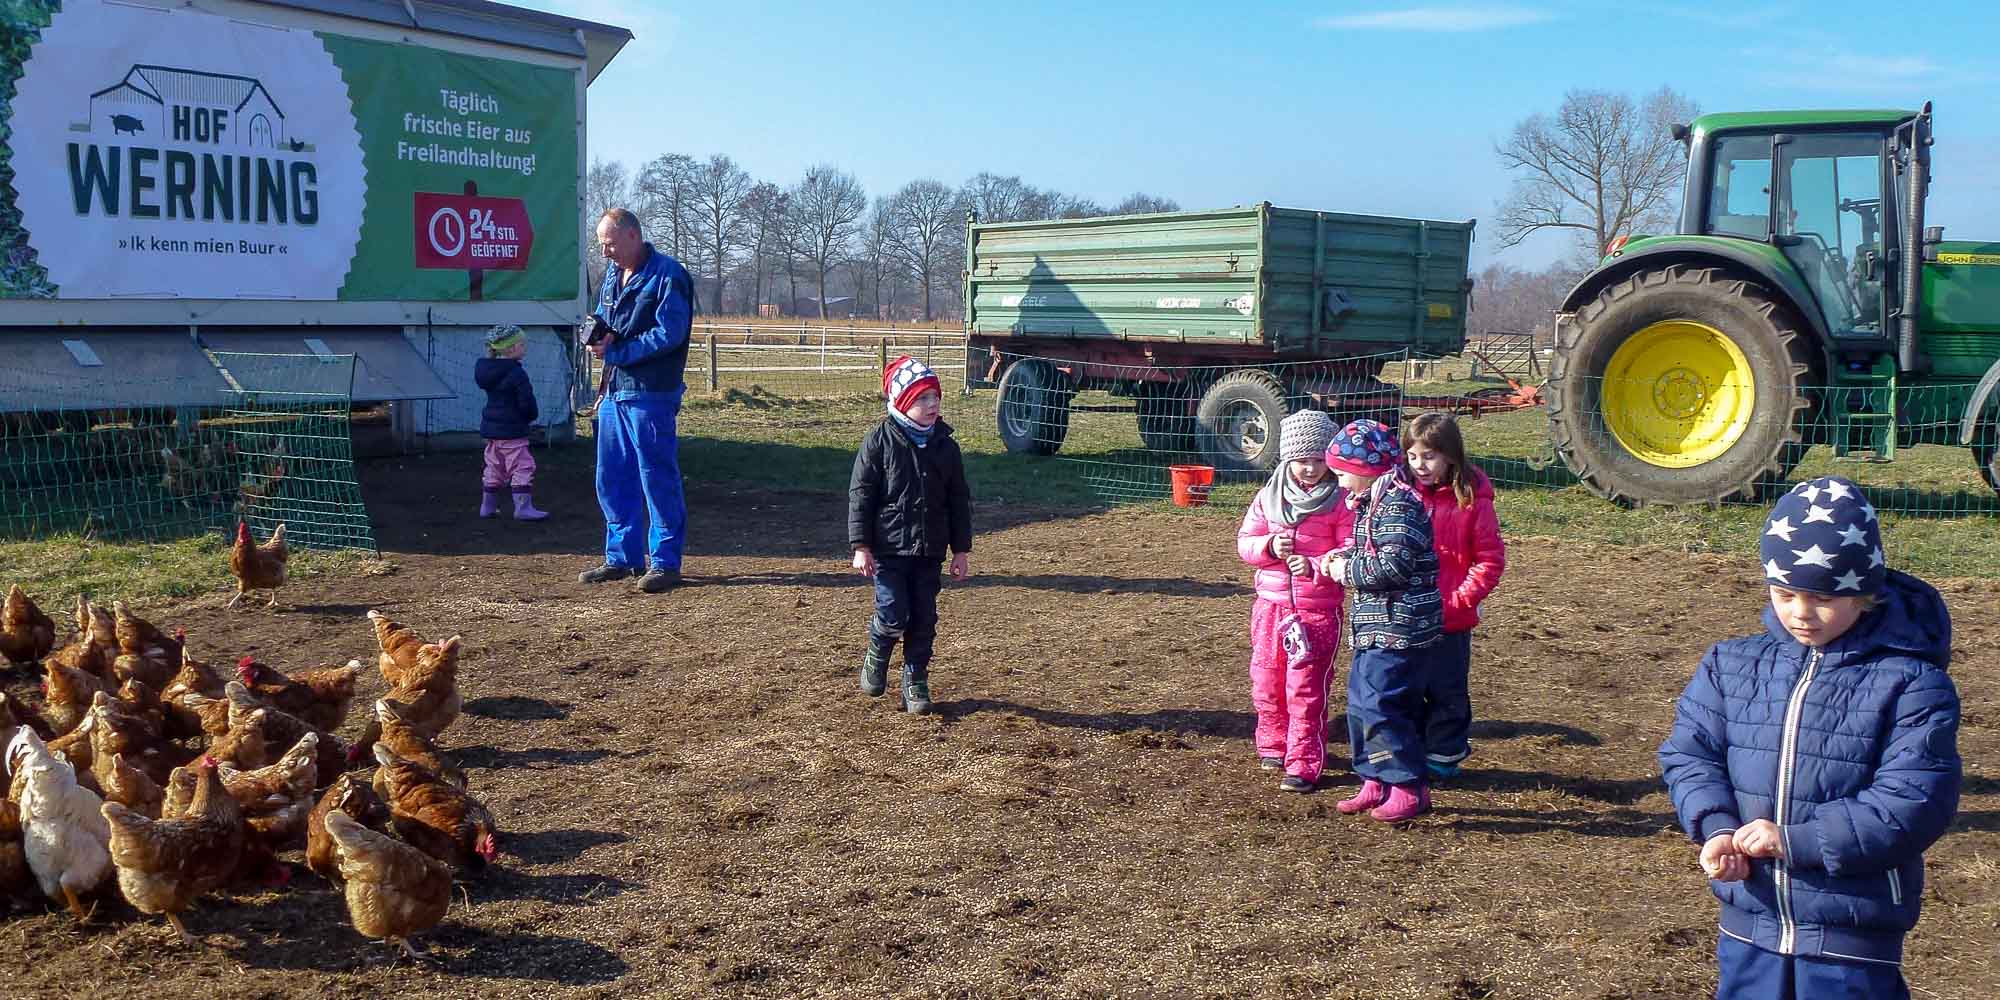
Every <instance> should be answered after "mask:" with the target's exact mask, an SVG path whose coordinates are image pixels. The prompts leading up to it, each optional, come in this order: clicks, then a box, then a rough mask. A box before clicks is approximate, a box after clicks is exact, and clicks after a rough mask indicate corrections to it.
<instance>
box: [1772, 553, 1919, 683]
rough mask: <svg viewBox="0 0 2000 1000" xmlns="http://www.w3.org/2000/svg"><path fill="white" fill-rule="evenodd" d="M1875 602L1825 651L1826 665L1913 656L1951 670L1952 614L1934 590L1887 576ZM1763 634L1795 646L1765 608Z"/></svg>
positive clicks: (1908, 579) (1901, 577)
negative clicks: (1890, 655) (1886, 655)
mask: <svg viewBox="0 0 2000 1000" xmlns="http://www.w3.org/2000/svg"><path fill="white" fill-rule="evenodd" d="M1875 599H1876V605H1875V608H1874V610H1872V611H1869V612H1868V613H1867V614H1864V615H1862V616H1861V620H1860V621H1858V622H1855V623H1854V627H1853V628H1851V629H1848V630H1847V634H1846V635H1843V636H1841V637H1840V638H1839V639H1837V640H1835V641H1834V643H1833V644H1832V645H1830V646H1828V647H1826V651H1825V652H1826V655H1827V657H1828V658H1829V659H1833V660H1835V661H1845V660H1850V659H1857V658H1865V657H1868V656H1870V655H1872V654H1876V653H1893V654H1901V655H1904V656H1914V657H1916V658H1918V659H1920V660H1925V661H1927V662H1929V663H1932V664H1935V665H1936V666H1937V667H1938V668H1939V669H1940V670H1942V669H1945V668H1947V667H1948V666H1949V665H1950V663H1951V612H1950V610H1949V609H1947V608H1946V607H1945V603H1944V597H1943V596H1942V595H1940V594H1939V593H1938V592H1937V588H1935V587H1933V586H1931V585H1930V584H1928V583H1925V582H1924V581H1922V580H1919V579H1917V578H1916V577H1914V576H1911V575H1909V574H1908V573H1902V572H1898V571H1896V570H1890V571H1889V575H1888V577H1887V578H1886V579H1885V580H1883V582H1882V589H1881V591H1880V592H1878V593H1877V594H1876V595H1875ZM1764 628H1765V630H1766V631H1768V632H1769V633H1770V634H1771V637H1772V638H1774V639H1777V640H1779V641H1781V642H1789V643H1793V644H1797V642H1798V640H1797V639H1794V638H1792V634H1791V633H1790V632H1787V631H1785V625H1784V623H1783V622H1780V621H1779V620H1778V613H1777V612H1776V611H1775V610H1773V609H1772V608H1771V606H1770V605H1769V604H1768V603H1767V604H1765V606H1764Z"/></svg>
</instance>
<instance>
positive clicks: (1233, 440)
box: [1195, 370, 1291, 475]
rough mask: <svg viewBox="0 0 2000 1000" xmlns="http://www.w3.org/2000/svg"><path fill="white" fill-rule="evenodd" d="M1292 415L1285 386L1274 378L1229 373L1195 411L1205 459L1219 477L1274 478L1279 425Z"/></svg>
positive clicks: (1197, 432) (1206, 394)
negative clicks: (1256, 476)
mask: <svg viewBox="0 0 2000 1000" xmlns="http://www.w3.org/2000/svg"><path fill="white" fill-rule="evenodd" d="M1290 412H1291V410H1290V409H1289V408H1287V407H1286V405H1285V387H1284V386H1283V385H1282V384H1280V383H1279V381H1278V380H1277V378H1275V377H1274V376H1272V375H1271V373H1269V372H1263V371H1254V370H1250V371H1237V372H1230V373H1229V374H1227V375H1224V376H1223V377H1221V378H1219V379H1217V380H1216V381H1215V384H1214V385H1212V386H1210V387H1209V389H1208V391H1207V392H1205V393H1203V394H1202V397H1201V404H1200V405H1199V406H1197V407H1196V409H1195V436H1196V438H1197V443H1198V445H1199V446H1200V451H1201V453H1202V456H1203V457H1204V458H1205V459H1207V461H1208V464H1210V465H1212V466H1215V469H1216V471H1217V472H1221V473H1235V474H1238V475H1246V474H1247V475H1269V474H1270V472H1271V470H1272V469H1275V468H1277V467H1278V425H1279V424H1281V423H1283V422H1284V420H1285V416H1286V414H1288V413H1290Z"/></svg>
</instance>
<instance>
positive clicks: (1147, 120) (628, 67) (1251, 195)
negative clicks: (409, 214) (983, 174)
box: [517, 0, 2000, 267]
mask: <svg viewBox="0 0 2000 1000" xmlns="http://www.w3.org/2000/svg"><path fill="white" fill-rule="evenodd" d="M517 2H523V3H524V5H525V6H531V7H539V8H542V9H545V10H551V11H555V12H558V13H564V14H569V15H571V16H575V17H582V18H586V19H589V20H595V21H601V22H605V23H609V24H616V25H620V26H622V27H626V28H629V29H631V30H632V32H633V33H634V34H635V35H636V36H637V37H636V39H635V40H634V41H633V42H632V44H631V45H629V46H627V47H626V49H625V51H624V52H623V53H622V54H620V55H619V57H618V58H617V59H616V60H615V61H614V62H613V63H612V64H611V66H610V68H609V69H608V70H606V72H605V73H604V74H603V75H602V76H600V77H599V78H598V80H597V82H596V84H595V85H593V86H592V87H591V90H590V116H591V134H590V150H591V153H592V155H594V156H598V157H603V158H605V159H614V160H622V161H624V162H625V163H626V164H627V166H636V165H637V164H638V163H640V162H643V161H644V160H647V159H650V158H651V157H653V156H656V155H659V154H660V153H664V152H685V153H690V154H693V155H696V156H707V155H708V154H710V153H718V152H720V153H727V154H729V155H731V156H733V157H735V158H736V160H737V161H738V162H739V163H741V164H742V165H743V166H744V167H745V168H746V169H748V170H749V171H751V172H752V173H753V174H755V175H756V176H758V177H759V178H763V179H770V180H775V181H778V182H780V183H789V182H791V181H793V180H795V179H796V178H797V177H798V176H799V175H800V174H802V173H803V172H804V170H805V168H806V167H807V166H808V165H810V164H813V163H818V162H827V163H833V164H836V165H838V166H840V167H841V168H843V169H846V170H848V171H849V172H851V173H853V174H855V175H856V176H857V177H859V178H860V180H861V182H862V183H863V184H864V185H865V186H866V187H867V189H868V191H869V193H870V195H871V196H872V195H876V194H887V193H890V192H892V191H893V190H894V189H895V188H896V187H899V186H901V185H902V184H903V183H905V182H907V181H909V180H912V179H915V178H919V177H935V178H937V179H939V180H943V181H945V182H947V183H951V184H957V183H960V182H962V181H964V180H965V178H967V177H969V176H971V175H972V174H974V173H977V172H978V171H981V170H990V171H993V172H995V173H1002V174H1019V175H1021V177H1022V178H1023V179H1025V180H1027V181H1029V182H1030V183H1033V184H1036V185H1038V186H1043V187H1055V188H1059V189H1062V190H1064V191H1070V192H1075V193H1079V194H1083V195H1086V196H1089V197H1092V198H1095V199H1097V200H1098V201H1101V202H1106V203H1109V202H1115V201H1116V200H1118V199H1119V198H1121V197H1122V196H1124V195H1125V194H1128V193H1130V192H1132V191H1135V190H1145V191H1148V192H1151V193H1154V194H1159V195H1164V196H1167V197H1171V198H1173V199H1175V200H1177V201H1179V202H1180V203H1181V204H1182V205H1183V206H1185V207H1187V208H1211V207H1217V206H1224V205H1235V204H1248V203H1252V202H1256V201H1260V200H1269V201H1271V202H1273V203H1276V204H1280V205H1287V206H1293V207H1300V208H1315V209H1328V210H1339V211H1354V212H1372V213H1383V214H1396V215H1412V216H1421V217H1426V218H1437V219H1466V218H1477V219H1480V220H1482V225H1481V230H1480V232H1481V238H1480V245H1479V251H1480V252H1479V257H1480V260H1481V262H1483V261H1487V260H1494V259H1498V260H1502V261H1506V262H1509V263H1514V264H1517V265H1521V266H1528V267H1535V266H1540V265H1542V264H1545V263H1547V262H1549V261H1550V260H1552V259H1554V258H1556V257H1558V256H1561V255H1563V254H1564V253H1565V252H1566V249H1567V248H1566V246H1565V244H1564V243H1563V241H1562V239H1561V238H1560V237H1553V236H1551V237H1542V238H1536V239H1533V240H1531V241H1529V242H1528V243H1526V244H1524V245H1523V246H1521V247H1519V248H1515V249H1513V250H1509V251H1505V252H1502V251H1500V249H1499V248H1498V246H1497V244H1496V241H1495V240H1494V239H1493V230H1494V227H1493V226H1491V225H1490V223H1489V222H1488V221H1487V220H1491V219H1492V218H1494V216H1495V206H1496V205H1497V203H1498V202H1499V201H1500V199H1501V198H1502V197H1504V195H1505V194H1506V191H1507V187H1508V176H1507V174H1506V173H1505V172H1504V171H1503V170H1501V168H1500V167H1499V165H1498V163H1497V162H1496V160H1495V157H1494V155H1493V151H1492V150H1493V144H1494V143H1495V141H1497V140H1499V139H1501V138H1503V137H1504V136H1505V135H1506V134H1507V133H1508V132H1509V131H1510V130H1511V129H1512V127H1513V125H1514V123H1515V122H1516V121H1518V120H1520V119H1521V118H1523V117H1525V116H1526V115H1529V114H1532V113H1534V112H1538V111H1553V110H1554V109H1555V108H1556V107H1557V105H1559V104H1560V103H1561V101H1562V97H1563V94H1564V92H1565V91H1566V90H1569V89H1572V88H1582V89H1598V90H1616V91H1624V92H1627V93H1630V94H1633V95H1634V96H1638V95H1641V94H1644V93H1647V92H1650V91H1652V90H1654V89H1656V88H1658V87H1659V86H1661V85H1663V84H1668V85H1672V86H1673V87H1675V88H1676V89H1677V90H1680V91H1681V92H1682V93H1684V94H1686V95H1688V96H1689V97H1691V98H1693V99H1694V100H1695V101H1696V102H1697V103H1698V104H1699V105H1700V106H1701V107H1702V108H1703V109H1704V110H1709V111H1725V110H1727V111H1741V110H1762V109H1772V108H1792V107H1827V108H1841V107H1904V106H1911V107H1914V106H1916V105H1918V104H1920V103H1921V102H1923V101H1925V100H1930V101H1933V102H1935V103H1936V113H1937V137H1938V142H1937V147H1936V158H1937V162H1936V168H1935V175H1936V180H1935V183H1934V185H1933V188H1932V194H1933V199H1932V206H1933V207H1932V212H1931V215H1932V219H1931V221H1932V222H1933V224H1943V225H1945V226H1946V227H1947V234H1948V235H1949V236H1954V237H1958V238H1971V237H1978V238H1985V239H1994V240H2000V102H1996V101H1995V100H1994V98H1993V94H1994V92H1995V90H1996V87H2000V56H1996V55H1995V54H1994V50H1993V45H1992V43H1993V40H1994V39H1995V38H2000V4H1991V3H1960V2H1947V3H1941V4H1931V5H1927V6H1926V7H1925V8H1924V10H1923V13H1922V14H1921V16H1897V15H1893V14H1891V13H1890V10H1891V8H1888V7H1885V6H1883V5H1882V4H1881V3H1879V2H1876V3H1846V2H1814V3H1803V2H1801V3H1773V4H1755V3H1730V4H1701V3H1691V2H1689V3H1647V4H1632V5H1629V8H1628V9H1629V10H1630V12H1629V13H1626V12H1620V13H1609V12H1608V10H1609V5H1606V4H1602V3H1592V4H1586V3H1580V2H1545V3H1533V2H1523V3H1491V4H1489V3H1447V2H1438V3H1423V2H1418V3H1394V2H1364V0H1355V2H1328V3H1276V2H1273V3H1253V4H1241V5H1236V4H1216V3H1208V4H1192V3H1172V2H1167V3H1126V2H1103V3H1094V4H1065V3H1036V2H1025V0H1023V2H1016V3H1012V4H1007V5H994V4H982V5H978V6H976V7H975V6H973V5H952V4H946V3H876V4H830V3H825V2H818V3H792V2H786V3H762V2H757V0H741V2H735V3H709V4H681V3H664V2H657V0H517Z"/></svg>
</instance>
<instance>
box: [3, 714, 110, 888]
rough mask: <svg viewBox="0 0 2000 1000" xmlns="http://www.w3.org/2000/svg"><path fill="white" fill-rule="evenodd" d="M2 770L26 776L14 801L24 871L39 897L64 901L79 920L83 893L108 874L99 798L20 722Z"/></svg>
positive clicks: (106, 834)
mask: <svg viewBox="0 0 2000 1000" xmlns="http://www.w3.org/2000/svg"><path fill="white" fill-rule="evenodd" d="M7 769H8V771H9V772H10V773H12V774H15V775H18V776H20V777H22V778H24V779H25V780H24V781H23V782H22V786H21V801H20V803H19V805H20V809H21V835H22V838H21V839H22V848H23V853H25V854H26V855H27V860H28V869H29V870H30V871H32V872H34V875H35V881H36V882H37V883H38V884H40V886H41V889H42V893H43V894H44V895H46V896H48V897H49V898H50V899H51V900H54V901H56V902H67V903H68V904H69V911H70V912H71V913H72V914H75V915H76V918H77V919H78V920H86V919H88V918H89V913H88V912H87V911H86V910H85V909H84V907H83V900H82V897H83V896H84V895H86V894H88V893H90V892H93V891H95V890H96V889H97V888H98V887H99V886H101V885H103V884H104V883H105V881H106V880H107V879H109V878H110V877H111V872H112V868H111V847H110V845H111V826H110V824H109V823H107V822H105V819H104V814H103V808H104V799H103V798H102V797H101V796H99V795H98V794H97V793H96V792H93V791H91V790H90V789H88V788H84V787H82V786H80V785H78V784H77V783H76V771H75V769H73V768H71V767H70V765H69V762H68V761H65V760H63V759H61V758H60V757H57V756H56V755H54V754H52V753H50V752H49V750H48V747H46V746H44V745H43V744H42V741H41V738H40V737H37V736H36V735H35V732H34V730H32V729H28V728H27V727H25V726H24V727H22V728H21V729H20V731H19V732H17V733H15V734H14V739H13V742H11V743H9V744H8V745H7Z"/></svg>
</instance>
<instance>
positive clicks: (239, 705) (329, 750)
mask: <svg viewBox="0 0 2000 1000" xmlns="http://www.w3.org/2000/svg"><path fill="white" fill-rule="evenodd" d="M223 690H224V691H225V693H227V694H228V696H229V731H230V734H231V735H234V734H235V733H236V731H237V730H238V728H239V723H243V724H248V723H249V720H250V719H251V718H252V717H253V716H255V715H256V714H257V713H260V712H261V713H263V714H262V715H261V717H260V718H261V721H260V722H258V723H257V726H258V727H259V728H260V729H261V730H262V731H263V736H264V746H265V749H266V753H267V757H268V754H269V752H271V751H275V750H276V749H277V748H279V747H290V746H297V745H298V742H299V740H300V739H301V738H303V737H304V736H305V735H306V734H307V733H314V734H317V735H318V736H319V740H318V748H319V752H318V760H317V762H316V763H317V767H318V768H319V772H318V778H319V783H320V784H321V785H330V784H332V783H333V779H335V778H337V777H339V776H340V775H341V773H342V772H344V771H346V770H347V741H346V740H343V739H341V738H340V737H338V736H335V735H333V734H331V733H327V732H322V731H321V730H319V729H318V728H317V727H314V726H312V725H311V724H309V723H307V722H306V721H305V720H304V719H301V718H299V717H298V716H296V715H293V714H291V713H290V712H287V711H284V710H283V709H279V708H274V707H272V706H270V705H267V704H265V703H264V702H263V701H262V700H260V699H259V698H258V697H257V696H256V695H253V694H251V693H250V689H249V688H246V687H244V686H243V684H242V682H240V681H230V682H229V684H228V686H227V687H225V688H224V689H223ZM233 763H235V765H236V766H237V767H240V768H245V769H248V768H256V767H263V766H264V765H265V764H268V763H270V760H269V759H266V760H264V761H261V762H258V763H255V764H253V763H250V762H249V761H247V760H240V759H239V760H236V761H233Z"/></svg>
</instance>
